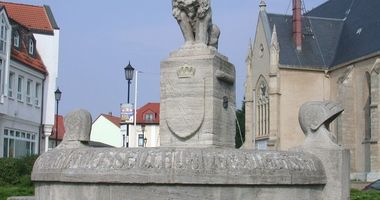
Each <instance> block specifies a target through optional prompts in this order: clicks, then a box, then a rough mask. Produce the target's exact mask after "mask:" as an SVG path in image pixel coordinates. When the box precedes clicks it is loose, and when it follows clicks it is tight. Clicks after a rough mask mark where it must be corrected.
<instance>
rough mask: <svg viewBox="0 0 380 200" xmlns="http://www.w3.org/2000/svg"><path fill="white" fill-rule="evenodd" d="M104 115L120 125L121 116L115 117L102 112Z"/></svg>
mask: <svg viewBox="0 0 380 200" xmlns="http://www.w3.org/2000/svg"><path fill="white" fill-rule="evenodd" d="M101 115H102V116H103V117H105V118H106V119H108V120H109V121H110V122H112V123H114V124H115V125H116V126H117V127H120V121H121V119H120V117H115V116H113V115H106V114H101Z"/></svg>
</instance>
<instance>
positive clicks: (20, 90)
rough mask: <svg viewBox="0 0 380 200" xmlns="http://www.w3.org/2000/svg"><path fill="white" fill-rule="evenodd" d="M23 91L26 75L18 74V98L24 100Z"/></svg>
mask: <svg viewBox="0 0 380 200" xmlns="http://www.w3.org/2000/svg"><path fill="white" fill-rule="evenodd" d="M23 91H24V77H22V76H18V79H17V100H19V101H23Z"/></svg>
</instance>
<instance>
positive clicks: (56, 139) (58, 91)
mask: <svg viewBox="0 0 380 200" xmlns="http://www.w3.org/2000/svg"><path fill="white" fill-rule="evenodd" d="M54 96H55V101H56V102H57V104H56V105H57V109H56V113H55V147H57V146H58V103H59V101H60V100H61V96H62V92H61V91H60V90H59V88H57V90H56V91H55V92H54Z"/></svg>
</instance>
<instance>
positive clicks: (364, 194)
mask: <svg viewBox="0 0 380 200" xmlns="http://www.w3.org/2000/svg"><path fill="white" fill-rule="evenodd" d="M376 199H380V192H378V191H360V190H357V189H351V200H376Z"/></svg>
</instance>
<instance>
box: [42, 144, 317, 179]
mask: <svg viewBox="0 0 380 200" xmlns="http://www.w3.org/2000/svg"><path fill="white" fill-rule="evenodd" d="M41 159H42V160H41ZM39 160H40V161H39V162H37V167H38V169H39V170H44V169H94V170H108V169H114V170H122V169H139V170H142V169H145V170H171V169H175V170H176V171H177V172H181V171H197V172H201V173H206V174H212V173H216V172H223V171H225V172H228V173H243V172H244V171H255V170H283V169H287V170H293V171H309V172H315V171H318V170H319V169H321V166H319V165H320V163H319V162H317V164H316V162H315V158H313V157H308V156H305V155H303V154H298V153H288V152H287V153H284V152H256V153H252V152H248V151H243V152H241V151H223V150H219V151H218V150H215V151H203V150H200V149H192V150H190V151H189V150H181V149H176V150H174V149H165V150H162V149H161V150H154V149H152V150H123V149H102V150H97V149H96V150H94V149H77V150H68V149H64V150H60V151H55V152H48V153H46V154H44V155H43V156H42V158H40V159H39ZM44 160H45V161H44ZM47 160H48V161H49V162H46V161H47Z"/></svg>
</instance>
